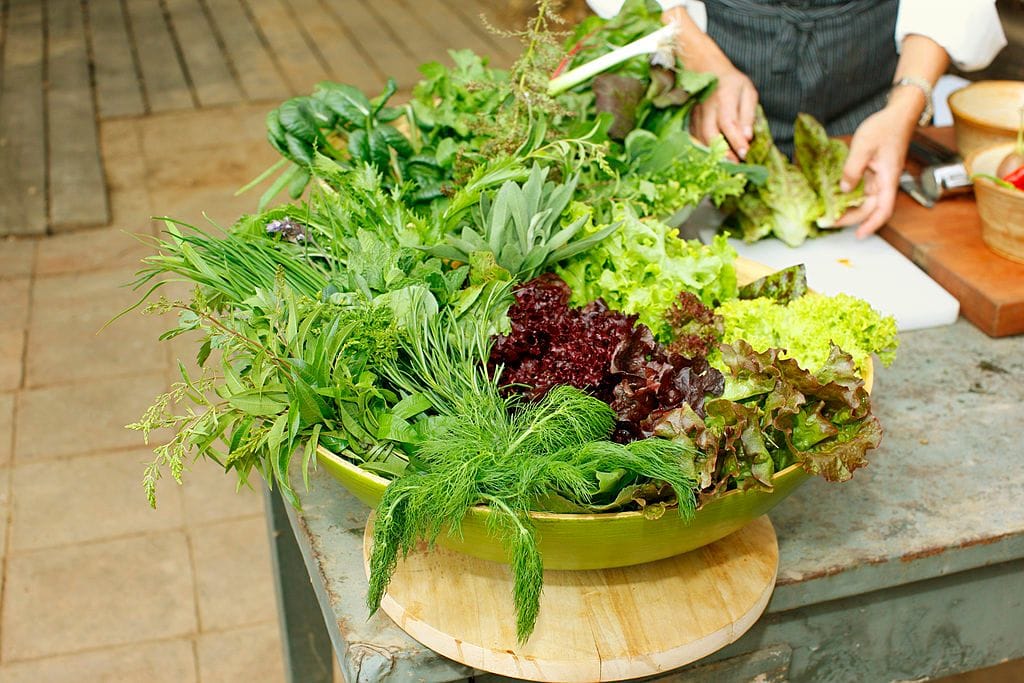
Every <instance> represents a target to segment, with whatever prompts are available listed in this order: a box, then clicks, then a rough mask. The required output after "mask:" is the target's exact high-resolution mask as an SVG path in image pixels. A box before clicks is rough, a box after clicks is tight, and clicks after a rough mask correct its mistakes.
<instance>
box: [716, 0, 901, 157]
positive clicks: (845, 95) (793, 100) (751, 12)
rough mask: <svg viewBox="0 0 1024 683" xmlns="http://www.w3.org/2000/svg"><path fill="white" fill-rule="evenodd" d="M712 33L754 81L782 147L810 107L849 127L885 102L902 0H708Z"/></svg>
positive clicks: (832, 126) (834, 124)
mask: <svg viewBox="0 0 1024 683" xmlns="http://www.w3.org/2000/svg"><path fill="white" fill-rule="evenodd" d="M705 6H706V7H707V13H708V35H709V36H711V37H712V38H713V39H714V40H715V42H716V43H718V45H719V47H721V48H722V51H723V52H725V54H726V55H728V57H729V59H731V60H732V63H733V64H735V65H736V68H738V69H739V70H740V71H742V72H743V73H745V74H747V76H749V77H750V79H751V80H752V81H753V82H754V85H755V86H756V87H757V92H758V97H759V99H760V102H761V104H762V106H763V107H764V110H765V114H766V115H767V117H768V123H769V126H770V127H771V131H772V135H773V136H774V137H775V141H776V143H777V144H778V145H779V148H780V149H782V150H783V151H784V152H786V153H787V154H790V155H791V154H792V153H793V145H792V142H793V121H794V119H795V118H796V115H797V114H798V113H800V112H806V113H808V114H812V115H813V116H814V117H815V118H817V119H818V120H819V121H821V122H822V123H823V124H825V127H826V129H827V130H828V132H829V134H831V135H848V134H850V133H852V132H853V131H854V130H855V129H856V128H857V126H858V125H859V124H860V122H861V121H863V120H864V119H865V118H867V117H868V116H870V115H871V114H873V113H874V112H876V111H878V110H879V109H881V108H882V107H883V106H885V98H886V95H887V94H888V92H889V89H890V87H891V86H892V79H893V75H894V74H895V72H896V61H897V57H898V55H897V53H896V45H895V42H894V40H893V35H894V34H895V30H896V13H897V10H898V8H899V0H785V1H774V2H773V1H772V0H705Z"/></svg>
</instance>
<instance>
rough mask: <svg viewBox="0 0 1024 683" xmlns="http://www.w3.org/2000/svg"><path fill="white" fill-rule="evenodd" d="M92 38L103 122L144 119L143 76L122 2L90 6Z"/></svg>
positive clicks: (98, 102)
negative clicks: (141, 77)
mask: <svg viewBox="0 0 1024 683" xmlns="http://www.w3.org/2000/svg"><path fill="white" fill-rule="evenodd" d="M84 7H85V8H86V11H87V12H88V18H89V35H90V38H91V41H90V42H91V45H92V58H93V69H94V71H93V73H94V74H95V79H96V105H97V108H98V109H99V115H100V118H110V117H113V116H141V115H142V114H145V113H146V101H145V99H144V98H143V96H142V86H141V84H140V83H139V74H138V72H137V70H136V66H135V58H134V57H132V49H131V42H130V40H129V38H128V29H127V26H126V24H125V18H124V13H123V11H122V7H121V3H120V2H109V1H108V2H90V3H85V5H84Z"/></svg>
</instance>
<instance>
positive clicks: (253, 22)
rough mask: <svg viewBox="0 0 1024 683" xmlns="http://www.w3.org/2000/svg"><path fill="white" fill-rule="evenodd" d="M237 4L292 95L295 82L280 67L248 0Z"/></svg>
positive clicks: (294, 91) (239, 1) (240, 0)
mask: <svg viewBox="0 0 1024 683" xmlns="http://www.w3.org/2000/svg"><path fill="white" fill-rule="evenodd" d="M238 4H239V6H240V7H241V8H242V13H243V14H245V18H246V19H247V20H248V21H249V27H250V28H252V31H253V33H255V34H256V39H257V40H259V41H260V45H262V46H263V49H264V50H266V51H267V56H269V57H270V62H271V63H272V64H273V65H274V68H275V69H276V70H277V75H278V76H280V77H281V82H282V83H284V84H285V87H286V88H287V89H288V92H289V93H291V94H293V95H294V94H295V93H296V92H297V90H296V87H295V84H293V83H292V82H291V81H290V80H288V76H287V75H286V74H285V72H284V69H283V68H281V63H280V61H279V60H278V58H277V53H275V52H274V48H273V46H272V45H271V44H270V41H269V40H268V39H267V35H266V34H265V33H264V32H263V27H262V26H260V22H259V21H258V20H257V19H256V16H255V15H254V14H253V13H252V8H251V7H249V3H248V0H238Z"/></svg>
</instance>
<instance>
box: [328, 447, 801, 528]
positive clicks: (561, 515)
mask: <svg viewBox="0 0 1024 683" xmlns="http://www.w3.org/2000/svg"><path fill="white" fill-rule="evenodd" d="M317 455H320V456H323V457H326V458H328V459H331V460H333V461H335V462H336V463H338V464H339V465H341V466H342V467H344V468H345V469H347V470H349V471H352V472H353V473H354V474H358V475H359V476H360V477H362V478H363V479H365V480H367V481H369V482H372V483H375V484H381V485H383V486H384V487H387V485H388V483H389V482H388V480H387V479H384V478H383V477H381V476H379V475H377V474H374V473H373V472H370V471H369V470H364V469H363V468H361V467H359V465H357V464H355V463H354V462H352V461H351V460H348V459H347V458H344V457H342V456H340V455H338V454H337V453H333V452H331V451H329V450H327V449H326V448H324V447H323V446H318V447H317ZM798 470H799V471H803V470H802V468H801V467H800V463H794V464H792V465H790V466H789V467H784V468H783V469H781V470H779V471H778V472H776V473H775V474H774V475H773V476H772V482H773V483H774V482H775V480H776V479H777V478H780V477H788V476H790V475H792V474H793V473H794V472H796V471H798ZM750 491H758V489H747V490H745V491H740V490H739V489H734V490H732V491H729V492H727V493H723V494H722V495H720V496H716V497H715V498H714V499H713V501H709V502H717V501H720V500H726V499H728V498H729V497H730V496H733V497H735V496H739V495H742V494H744V493H748V492H750ZM762 493H767V492H763V491H762ZM470 509H471V510H475V511H476V512H478V513H481V514H491V512H492V510H491V508H490V507H489V506H487V505H482V504H481V505H474V506H473V507H472V508H470ZM643 514H644V513H643V512H642V511H641V510H629V511H626V512H542V511H538V510H531V511H530V517H533V518H536V519H545V520H555V521H557V520H579V521H597V520H609V519H632V518H643Z"/></svg>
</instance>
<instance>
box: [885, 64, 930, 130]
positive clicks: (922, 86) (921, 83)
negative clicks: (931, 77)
mask: <svg viewBox="0 0 1024 683" xmlns="http://www.w3.org/2000/svg"><path fill="white" fill-rule="evenodd" d="M904 85H909V86H910V87H912V88H917V89H918V90H920V91H921V92H922V93H923V94H924V111H922V112H921V118H920V119H918V121H917V125H919V126H927V125H928V122H929V121H931V120H932V114H934V113H935V107H934V106H933V105H932V84H931V83H929V82H928V81H926V80H925V79H923V78H918V77H916V76H904V77H903V78H901V79H899V80H898V81H896V82H895V83H893V84H892V88H893V90H895V89H896V88H899V87H900V86H904Z"/></svg>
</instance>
